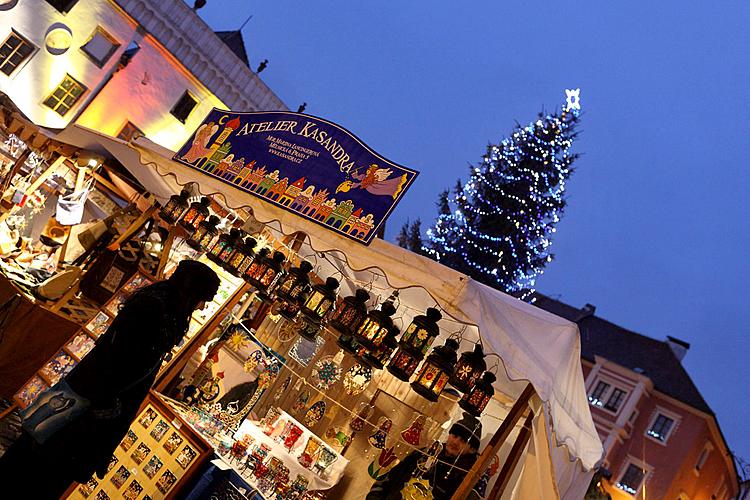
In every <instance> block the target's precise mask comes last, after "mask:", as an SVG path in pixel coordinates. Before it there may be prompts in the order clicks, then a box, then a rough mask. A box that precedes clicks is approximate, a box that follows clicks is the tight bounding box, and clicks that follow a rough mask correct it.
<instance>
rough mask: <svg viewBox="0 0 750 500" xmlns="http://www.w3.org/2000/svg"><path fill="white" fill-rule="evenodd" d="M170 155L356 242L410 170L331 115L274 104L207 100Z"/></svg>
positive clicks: (369, 233) (387, 209)
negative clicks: (239, 105) (239, 106)
mask: <svg viewBox="0 0 750 500" xmlns="http://www.w3.org/2000/svg"><path fill="white" fill-rule="evenodd" d="M173 159H174V160H175V161H178V162H180V163H182V164H184V165H187V166H189V167H192V168H194V169H196V170H199V171H200V172H202V173H204V174H206V175H210V176H212V177H215V178H217V179H220V180H221V181H223V182H225V183H227V184H229V185H231V186H233V187H235V188H237V189H240V190H242V191H245V192H247V193H249V194H251V195H254V196H256V197H258V198H261V199H263V200H264V201H266V202H269V203H272V204H274V205H276V206H278V207H281V208H283V209H285V210H288V211H290V212H293V213H295V214H297V215H299V216H301V217H304V218H306V219H309V220H312V221H314V222H316V223H317V224H320V225H321V226H323V227H325V228H327V229H329V230H331V231H334V232H337V233H339V234H343V235H345V236H347V237H348V238H351V239H353V240H355V241H358V242H360V243H363V244H369V243H370V242H371V241H372V238H374V237H375V235H376V234H377V232H378V229H379V228H380V227H381V226H382V224H383V223H384V222H385V220H386V218H387V217H388V215H389V214H390V213H391V211H393V209H394V208H395V207H396V205H397V204H398V202H399V200H400V199H401V198H402V197H403V195H404V193H405V192H406V190H407V189H408V188H409V186H411V184H412V183H413V182H414V179H415V178H416V177H417V175H418V172H417V171H415V170H412V169H409V168H406V167H403V166H401V165H398V164H396V163H393V162H391V161H389V160H387V159H385V158H383V157H382V156H380V155H378V154H377V153H375V152H374V151H372V150H371V149H370V148H369V147H368V146H367V145H366V144H364V143H363V142H362V141H360V140H359V139H358V138H357V137H356V136H354V135H353V134H352V133H351V132H349V131H347V130H346V129H344V128H342V127H340V126H338V125H336V124H334V123H331V122H329V121H326V120H323V119H321V118H317V117H314V116H310V115H305V114H301V113H290V112H280V111H279V112H276V111H272V112H257V113H256V112H249V113H237V112H230V111H224V110H220V109H216V108H215V109H213V110H212V111H211V113H209V115H208V116H207V117H206V119H205V120H203V123H202V124H201V125H200V126H199V127H198V129H197V130H196V131H195V133H194V134H193V136H192V137H191V138H190V140H188V142H187V143H186V144H185V145H184V146H183V147H182V148H180V150H179V151H178V152H177V153H176V154H175V156H174V158H173Z"/></svg>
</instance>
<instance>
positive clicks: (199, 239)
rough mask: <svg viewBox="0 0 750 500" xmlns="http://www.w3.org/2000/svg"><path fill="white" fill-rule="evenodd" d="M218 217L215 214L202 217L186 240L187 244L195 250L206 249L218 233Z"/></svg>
mask: <svg viewBox="0 0 750 500" xmlns="http://www.w3.org/2000/svg"><path fill="white" fill-rule="evenodd" d="M219 221H220V219H219V218H218V217H216V216H215V215H211V216H210V217H208V218H207V219H204V220H203V221H202V222H201V223H200V224H198V229H196V230H195V231H194V232H193V233H192V234H190V235H189V236H188V238H187V240H186V242H187V244H188V245H190V246H191V247H192V248H194V249H195V250H199V251H200V250H207V246H208V245H210V243H211V242H212V241H213V239H214V238H216V237H217V236H218V234H219V230H218V229H217V228H216V226H217V224H219Z"/></svg>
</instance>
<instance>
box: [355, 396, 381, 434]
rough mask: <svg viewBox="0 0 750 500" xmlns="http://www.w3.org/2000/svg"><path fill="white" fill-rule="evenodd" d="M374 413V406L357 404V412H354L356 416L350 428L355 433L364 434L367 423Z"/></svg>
mask: <svg viewBox="0 0 750 500" xmlns="http://www.w3.org/2000/svg"><path fill="white" fill-rule="evenodd" d="M374 411H375V407H374V406H372V405H371V404H368V403H365V402H364V401H360V402H359V403H357V406H356V411H355V412H354V414H355V415H356V416H355V417H354V418H352V420H351V422H349V427H351V428H352V430H353V431H356V432H362V431H363V430H365V423H366V421H367V420H368V419H369V418H370V417H371V416H372V414H373V412H374Z"/></svg>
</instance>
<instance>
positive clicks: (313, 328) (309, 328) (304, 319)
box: [297, 314, 323, 340]
mask: <svg viewBox="0 0 750 500" xmlns="http://www.w3.org/2000/svg"><path fill="white" fill-rule="evenodd" d="M297 322H298V323H299V330H297V333H298V334H300V336H302V337H304V338H306V339H307V340H315V337H317V336H318V332H320V329H321V328H323V325H322V324H321V323H320V321H313V320H312V319H311V318H310V317H309V316H305V315H301V314H300V315H299V317H298V319H297Z"/></svg>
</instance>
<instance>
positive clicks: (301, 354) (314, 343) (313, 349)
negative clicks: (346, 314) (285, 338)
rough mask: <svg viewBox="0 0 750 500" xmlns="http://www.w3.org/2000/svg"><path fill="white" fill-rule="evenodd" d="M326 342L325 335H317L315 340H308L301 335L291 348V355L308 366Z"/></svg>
mask: <svg viewBox="0 0 750 500" xmlns="http://www.w3.org/2000/svg"><path fill="white" fill-rule="evenodd" d="M323 344H325V339H324V338H323V337H317V338H316V339H315V340H307V339H306V338H303V337H300V338H298V339H297V342H295V343H294V345H293V346H292V348H291V349H290V350H289V357H291V358H292V359H293V360H295V361H296V362H297V363H299V364H301V365H302V366H307V365H308V364H310V361H312V360H313V358H314V357H315V355H316V354H317V353H318V351H319V350H320V348H321V347H322V346H323Z"/></svg>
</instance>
